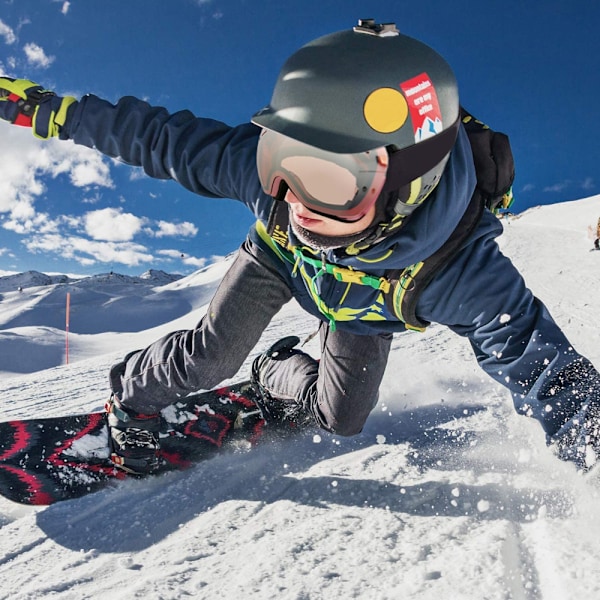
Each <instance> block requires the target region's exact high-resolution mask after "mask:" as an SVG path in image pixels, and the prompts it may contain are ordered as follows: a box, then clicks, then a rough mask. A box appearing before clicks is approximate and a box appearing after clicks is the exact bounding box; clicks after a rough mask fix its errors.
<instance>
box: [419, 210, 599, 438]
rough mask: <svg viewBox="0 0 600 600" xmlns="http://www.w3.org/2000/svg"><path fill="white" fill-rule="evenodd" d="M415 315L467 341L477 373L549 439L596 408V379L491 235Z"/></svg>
mask: <svg viewBox="0 0 600 600" xmlns="http://www.w3.org/2000/svg"><path fill="white" fill-rule="evenodd" d="M486 218H488V217H485V218H484V221H485V219H486ZM489 219H490V220H492V219H493V220H494V221H497V219H496V217H494V216H492V215H489ZM490 227H492V225H490ZM418 311H419V315H420V316H423V317H424V318H425V319H427V320H428V321H432V322H438V323H441V324H444V325H447V326H448V327H450V328H451V329H452V330H453V331H455V332H456V333H458V334H460V335H462V336H466V337H467V338H468V339H469V341H470V343H471V346H472V348H473V351H474V352H475V356H476V357H477V361H478V363H479V365H480V366H481V367H482V369H483V370H484V371H485V372H486V373H487V374H488V375H490V376H491V377H492V378H493V379H495V380H496V381H498V382H499V383H501V384H502V385H504V386H505V387H507V388H508V389H509V390H510V391H511V392H512V396H513V400H514V404H515V408H516V409H517V411H518V412H520V413H522V414H526V415H528V416H533V417H535V418H536V419H538V420H539V421H540V422H541V423H542V426H543V427H544V430H545V431H546V433H547V434H548V436H550V437H551V436H553V435H554V434H556V433H557V432H558V431H559V429H560V428H561V427H563V425H565V424H566V423H567V422H568V421H569V420H570V419H572V418H573V417H574V415H576V414H577V412H578V411H579V410H580V409H581V407H582V405H584V404H585V403H586V402H588V401H589V400H590V399H592V400H594V401H595V402H598V403H600V374H598V372H597V371H596V369H594V367H593V366H592V364H591V363H590V362H589V361H588V360H587V359H586V358H584V357H583V356H581V355H580V354H578V353H577V352H576V350H575V349H574V348H573V346H572V345H571V344H570V343H569V341H568V340H567V338H566V336H565V335H564V333H563V332H562V331H561V329H560V328H559V326H558V325H557V324H556V322H555V321H554V319H553V318H552V316H551V315H550V313H549V311H548V309H547V308H546V307H545V306H544V304H543V303H542V302H541V301H540V300H539V299H537V298H536V297H535V296H534V295H533V294H532V292H531V291H530V290H529V289H528V288H527V287H526V285H525V282H524V280H523V278H522V277H521V275H520V273H519V272H518V270H517V269H516V268H515V267H514V265H513V264H512V262H511V261H510V260H509V259H508V258H507V257H505V256H504V255H503V254H502V253H501V252H500V249H499V247H498V245H497V243H496V241H495V239H494V237H493V236H491V235H484V236H482V237H478V238H476V239H475V240H474V241H473V242H472V243H471V244H469V245H468V246H467V247H466V248H465V249H464V250H463V251H462V252H461V254H460V255H459V257H458V259H457V260H456V261H455V262H454V263H453V264H452V265H450V266H449V267H447V268H446V269H445V270H444V271H442V273H441V274H440V275H439V276H438V277H436V279H435V280H434V281H433V282H432V283H431V285H430V286H429V287H428V288H427V289H426V290H425V291H424V292H423V295H422V297H421V301H420V302H419V307H418Z"/></svg>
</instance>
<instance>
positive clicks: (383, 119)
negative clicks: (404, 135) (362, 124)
mask: <svg viewBox="0 0 600 600" xmlns="http://www.w3.org/2000/svg"><path fill="white" fill-rule="evenodd" d="M363 114H364V115H365V121H366V122H367V123H368V124H369V126H370V127H372V128H373V129H374V130H375V131H378V132H379V133H392V132H393V131H397V130H398V129H400V127H402V125H404V123H406V119H407V117H408V104H407V102H406V99H405V98H404V96H403V95H402V93H401V92H400V91H398V90H395V89H393V88H379V89H377V90H374V91H372V92H371V93H370V94H369V95H368V96H367V99H366V100H365V104H364V106H363Z"/></svg>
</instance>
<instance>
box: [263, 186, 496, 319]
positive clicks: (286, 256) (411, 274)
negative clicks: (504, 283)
mask: <svg viewBox="0 0 600 600" xmlns="http://www.w3.org/2000/svg"><path fill="white" fill-rule="evenodd" d="M278 205H279V203H275V206H274V208H273V211H274V212H275V213H279V214H278V215H277V218H276V219H275V218H274V212H272V215H271V218H270V219H269V224H268V225H267V227H265V225H264V224H263V223H262V222H261V221H257V222H256V231H257V233H258V235H259V236H260V238H261V239H262V240H263V241H264V242H265V243H266V244H268V245H269V247H270V248H271V249H272V250H273V251H274V252H275V254H276V255H277V256H279V258H280V259H281V260H282V261H284V262H288V263H290V264H293V265H296V266H297V265H298V263H299V262H305V263H307V264H309V265H311V266H312V267H313V268H315V269H318V272H317V275H316V276H315V278H316V277H320V276H321V275H324V274H325V273H327V274H329V275H331V276H333V277H335V279H336V280H337V281H340V282H344V283H348V284H353V283H354V284H358V285H366V286H369V287H371V288H373V289H375V290H379V291H381V292H382V294H383V296H384V299H385V303H386V306H387V307H388V310H389V311H390V312H391V313H392V314H395V315H396V316H397V317H398V319H399V320H400V321H402V322H403V323H404V325H405V326H406V328H407V329H411V330H414V331H425V329H426V327H427V326H428V325H429V322H428V321H423V320H422V319H419V317H418V316H417V314H416V308H417V302H418V300H419V297H420V295H421V293H422V292H423V290H424V289H425V288H426V287H427V286H428V285H429V284H430V283H431V281H432V280H433V279H434V277H435V276H436V275H437V274H438V273H439V272H440V271H441V270H442V269H443V268H444V267H445V266H447V265H448V264H449V263H450V262H451V261H452V260H453V259H454V257H455V256H456V255H457V254H458V252H460V250H461V249H462V247H463V245H464V243H465V242H466V240H467V238H468V237H469V236H470V235H471V233H473V231H474V230H475V228H476V227H477V224H478V223H479V220H480V219H481V215H482V214H483V210H484V202H483V198H482V196H481V194H480V193H479V192H478V191H477V190H476V191H475V193H474V194H473V197H472V198H471V202H470V203H469V205H468V207H467V209H466V211H465V213H464V215H463V216H462V218H461V220H460V222H459V223H458V225H457V226H456V228H455V229H454V231H453V232H452V234H451V235H450V237H449V238H448V240H446V242H445V243H444V244H443V245H442V247H441V248H440V249H439V250H437V251H436V252H434V253H433V254H432V255H431V256H430V257H428V258H426V259H425V260H424V261H421V262H418V263H415V264H413V265H410V266H408V267H406V268H404V269H397V270H388V271H386V273H385V276H384V277H375V276H373V275H369V274H368V273H364V272H363V271H358V270H355V269H351V268H348V267H341V266H339V265H334V264H331V263H328V262H326V261H323V260H321V259H319V258H316V257H313V256H308V255H307V254H306V253H304V252H303V251H302V249H301V248H299V247H297V246H295V247H292V246H290V245H289V243H288V235H287V222H284V221H287V210H285V211H281V210H279V211H277V210H276V209H277V208H278ZM281 213H285V218H283V217H282V214H281ZM315 278H313V279H315ZM312 291H313V294H314V293H315V290H314V289H313V290H312ZM317 307H318V308H319V310H320V312H322V313H323V314H324V315H325V316H326V317H327V319H328V320H329V322H330V325H332V327H333V328H334V329H335V322H332V319H333V318H332V316H331V314H329V313H328V312H327V311H326V310H325V308H324V307H323V306H321V305H320V304H319V303H317Z"/></svg>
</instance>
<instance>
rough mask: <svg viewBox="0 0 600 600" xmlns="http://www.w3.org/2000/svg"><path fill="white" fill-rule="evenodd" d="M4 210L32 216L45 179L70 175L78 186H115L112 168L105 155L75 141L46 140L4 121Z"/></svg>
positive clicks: (0, 204) (0, 179)
mask: <svg viewBox="0 0 600 600" xmlns="http://www.w3.org/2000/svg"><path fill="white" fill-rule="evenodd" d="M0 156H2V160H1V161H0V213H9V218H11V219H15V220H21V219H25V218H32V217H33V216H34V214H35V209H34V204H35V200H36V198H37V197H38V196H40V195H41V194H43V193H44V192H45V190H46V186H45V183H44V181H45V179H46V178H47V177H51V178H55V177H58V176H59V175H65V176H67V177H69V179H70V181H71V183H72V184H73V185H74V186H77V187H87V186H91V185H95V186H100V187H108V188H112V187H113V182H112V180H111V177H110V168H109V165H108V164H107V162H105V161H104V160H103V159H102V156H101V155H100V154H99V153H98V152H96V151H94V150H91V149H89V148H85V147H83V146H76V145H75V144H73V143H72V142H66V141H59V140H49V141H47V142H42V141H40V140H37V139H35V138H34V137H33V135H32V134H31V130H30V129H28V128H25V127H15V126H14V125H8V124H6V123H1V124H0Z"/></svg>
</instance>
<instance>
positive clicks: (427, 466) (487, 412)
mask: <svg viewBox="0 0 600 600" xmlns="http://www.w3.org/2000/svg"><path fill="white" fill-rule="evenodd" d="M599 214H600V196H596V197H593V198H588V199H585V200H579V201H574V202H567V203H561V204H556V205H552V206H545V207H542V208H536V209H532V210H529V211H527V212H526V213H524V214H523V215H521V216H520V217H519V218H514V219H511V220H509V221H507V222H506V224H505V234H504V235H503V236H502V238H501V245H502V248H503V250H504V252H505V253H507V254H508V255H509V256H511V258H512V259H513V260H514V262H515V263H516V264H517V265H518V266H519V267H520V268H521V269H522V271H523V273H524V275H525V277H526V280H527V282H528V284H529V286H530V287H531V288H532V289H533V290H534V292H535V293H536V294H537V295H538V296H540V297H541V298H542V299H543V300H544V302H545V303H546V304H547V305H548V306H549V308H550V309H551V311H552V313H553V314H554V316H555V318H556V319H557V321H558V322H559V323H560V324H561V326H562V327H563V328H564V330H565V331H566V333H567V335H568V336H569V339H570V340H571V342H572V343H573V344H574V345H575V347H576V348H577V349H578V350H579V351H580V352H582V353H583V354H585V355H586V356H588V357H589V358H590V359H591V360H592V361H593V362H594V363H595V365H596V366H597V367H600V328H598V327H597V324H598V321H597V317H598V314H600V295H599V294H598V290H599V289H600V287H599V284H600V252H589V250H590V248H591V247H592V243H591V241H590V239H589V238H588V237H587V227H588V226H589V225H590V224H595V223H596V221H597V219H598V216H599ZM230 260H231V259H228V260H226V261H224V262H222V263H219V264H216V265H214V266H212V267H210V268H207V269H203V270H202V271H198V272H197V273H195V274H194V275H192V276H189V277H185V278H182V279H178V280H176V281H172V282H168V283H165V281H164V280H163V279H162V278H161V280H160V281H159V282H152V281H150V283H149V282H148V280H145V279H142V278H140V281H136V282H135V283H133V282H127V281H119V283H118V284H110V283H109V282H107V281H106V278H105V279H104V280H103V278H97V279H96V281H93V280H89V281H80V282H77V281H73V280H72V279H69V280H68V281H66V282H64V281H63V282H62V283H61V282H54V283H52V282H48V281H46V280H44V279H43V278H39V277H37V276H36V277H33V276H32V274H31V273H30V274H26V275H24V277H23V280H22V282H21V283H19V278H18V277H16V278H14V279H13V280H11V281H12V288H10V287H9V286H8V285H7V284H6V280H4V281H3V279H0V294H1V300H0V370H1V371H2V373H1V375H2V376H1V378H0V393H1V394H2V398H3V402H2V404H1V405H0V418H2V419H3V420H6V419H9V418H15V417H32V416H36V415H40V414H44V415H60V414H69V413H74V412H78V411H84V410H99V409H100V408H101V407H102V406H103V404H104V401H105V400H106V398H107V396H108V384H107V373H108V369H109V367H110V365H111V364H112V363H113V362H114V361H115V360H117V359H119V358H121V357H122V356H123V355H124V354H125V353H126V352H128V351H130V350H132V349H135V348H139V347H141V346H143V345H145V344H147V343H149V342H151V341H152V340H154V339H156V338H157V337H158V336H160V335H162V334H163V333H166V332H168V331H171V330H174V329H178V328H183V327H186V328H189V327H191V326H193V325H194V323H195V322H196V321H197V320H198V319H199V318H200V317H201V315H202V314H203V313H204V311H205V310H206V304H207V302H208V300H209V299H210V297H211V294H212V293H213V291H214V289H215V287H216V285H217V284H218V281H219V280H220V278H221V277H222V275H223V273H224V272H225V269H226V268H227V266H228V264H229V263H230ZM150 279H151V278H150ZM144 281H145V283H144ZM30 284H31V285H30ZM19 285H22V286H23V291H22V292H19V291H18V289H17V288H18V286H19ZM67 291H70V293H71V318H70V332H69V342H70V346H69V347H70V353H69V364H64V362H65V348H64V346H65V331H64V328H65V327H64V323H65V306H64V304H65V297H66V292H67ZM506 318H507V319H509V318H510V315H506ZM315 327H316V322H315V321H314V320H313V319H311V318H309V317H307V316H306V315H305V314H304V313H302V312H301V311H300V310H299V308H298V307H297V305H295V304H294V303H291V304H290V305H288V306H286V307H285V308H284V309H283V310H282V311H281V313H280V314H279V315H278V316H277V318H276V319H275V320H274V322H273V323H272V325H271V327H270V328H269V329H268V330H267V332H266V333H265V335H264V337H263V340H261V343H260V344H259V345H258V346H257V348H256V349H255V350H254V352H253V353H252V356H251V357H249V359H248V361H246V363H245V365H244V366H243V367H242V369H241V371H240V373H239V375H238V378H243V377H245V376H246V374H247V373H248V367H249V364H250V360H251V359H252V358H253V356H255V355H256V353H258V352H259V351H262V350H264V349H265V348H266V347H267V346H268V345H270V344H271V343H272V342H273V341H275V340H276V339H278V338H279V337H281V336H283V335H289V334H298V335H300V336H308V335H309V334H310V333H311V332H312V331H313V330H314V329H315ZM307 348H308V350H309V351H310V352H311V353H314V355H315V356H316V355H317V354H316V353H317V352H318V346H317V345H316V342H315V341H311V342H310V343H309V344H308V345H307ZM599 491H600V482H599V481H598V477H597V476H594V474H592V475H591V476H590V477H583V476H581V475H579V474H577V473H576V471H575V469H574V468H573V467H572V466H571V465H570V464H566V463H562V462H560V461H558V460H557V459H556V458H554V457H553V455H552V454H551V452H550V450H548V449H547V448H546V446H545V443H544V437H543V434H542V431H541V428H540V427H539V425H537V423H536V422H535V421H534V420H531V419H527V418H525V417H522V416H517V415H516V414H515V413H514V412H513V409H512V406H511V400H510V396H509V394H508V393H507V392H506V391H505V390H504V388H502V387H501V386H499V385H497V384H496V383H494V382H493V381H491V380H490V379H488V378H487V377H486V376H485V375H484V374H483V373H482V372H481V371H480V370H479V368H478V367H477V365H476V363H475V360H474V358H473V356H472V354H471V350H470V348H469V345H468V343H467V342H466V341H465V340H463V339H461V338H458V337H457V336H454V335H453V334H451V333H450V332H449V331H447V330H446V329H444V328H443V327H439V326H435V325H434V326H432V327H430V328H429V329H428V330H427V332H426V333H424V334H418V333H414V332H411V333H407V334H404V335H400V336H396V337H395V339H394V342H393V349H392V354H391V358H390V362H389V366H388V369H387V371H386V374H385V378H384V382H383V386H382V389H381V397H380V401H379V404H378V406H377V407H376V409H375V411H374V412H373V414H372V415H371V417H370V418H369V420H368V422H367V424H366V426H365V428H364V431H363V432H362V433H361V434H360V435H358V436H356V437H353V438H341V437H336V436H332V435H329V434H327V433H326V432H320V433H318V434H315V432H314V431H313V432H311V433H307V434H305V435H304V436H302V435H301V436H300V437H299V438H294V439H290V440H285V441H280V442H277V443H273V444H270V445H267V446H264V447H259V448H257V449H255V450H253V451H251V452H245V451H243V450H240V451H238V452H235V453H229V454H223V455H220V456H217V457H216V458H214V459H212V460H210V461H208V462H205V463H203V464H201V465H198V466H196V467H194V468H192V469H191V470H188V471H186V472H179V473H169V474H166V475H164V476H160V477H157V478H154V479H150V480H145V481H127V482H122V483H119V484H117V486H116V487H114V488H111V489H109V490H105V491H102V492H99V493H96V494H93V495H90V496H87V497H85V498H81V499H78V500H73V501H68V502H63V503H58V504H55V505H53V506H50V507H39V508H30V507H24V506H19V505H16V504H13V503H11V502H9V501H7V500H5V499H2V498H0V532H1V535H0V582H1V584H0V598H6V599H8V598H10V600H21V599H34V598H35V599H38V598H46V597H51V598H60V599H74V600H75V599H77V600H81V599H82V598H93V599H103V598H110V599H111V600H117V599H130V598H148V599H159V598H160V599H163V598H184V597H192V598H202V599H221V598H224V599H236V600H237V599H238V598H247V599H258V600H263V599H267V598H268V599H273V598H277V599H294V600H315V599H329V598H334V599H346V598H359V599H363V598H364V599H369V600H372V599H376V600H384V599H390V600H397V599H412V598H416V599H419V600H439V599H440V598H443V599H444V600H480V599H485V600H506V599H514V600H570V599H573V600H588V599H592V598H598V597H600V542H599V540H600V500H599V498H598V496H599Z"/></svg>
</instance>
